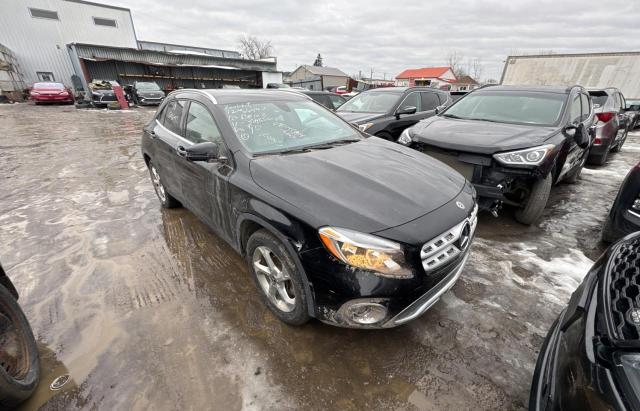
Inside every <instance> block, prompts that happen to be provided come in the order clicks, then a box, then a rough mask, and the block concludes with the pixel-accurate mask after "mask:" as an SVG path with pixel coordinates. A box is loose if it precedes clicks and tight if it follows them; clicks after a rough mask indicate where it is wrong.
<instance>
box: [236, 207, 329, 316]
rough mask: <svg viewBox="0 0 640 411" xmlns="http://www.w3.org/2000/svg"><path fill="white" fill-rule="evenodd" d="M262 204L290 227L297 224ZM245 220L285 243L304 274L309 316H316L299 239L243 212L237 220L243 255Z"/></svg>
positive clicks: (310, 285)
mask: <svg viewBox="0 0 640 411" xmlns="http://www.w3.org/2000/svg"><path fill="white" fill-rule="evenodd" d="M260 204H261V205H263V206H265V207H268V209H269V211H271V212H276V213H277V214H279V216H282V217H284V219H285V221H286V222H288V223H289V224H287V226H288V227H294V226H295V224H294V223H293V222H292V221H291V220H290V219H288V218H287V217H286V216H285V215H284V214H282V213H281V212H280V211H278V210H276V209H274V208H273V207H271V206H269V205H267V204H265V203H262V202H260ZM245 221H252V222H254V223H256V224H258V225H260V226H262V227H263V228H265V229H266V230H268V231H269V232H270V233H271V234H273V235H275V236H276V238H278V240H280V242H282V244H284V246H285V248H286V249H287V251H289V254H291V256H292V258H293V261H294V263H295V264H296V268H297V269H298V272H300V273H301V274H302V275H301V277H302V284H303V286H304V289H305V293H306V294H307V312H308V313H309V316H311V317H314V318H315V317H316V314H315V298H314V295H315V294H314V293H313V286H312V284H311V283H310V282H309V279H308V277H307V273H306V271H305V270H304V267H303V266H302V262H301V261H300V257H299V249H296V248H297V245H296V244H299V241H297V240H296V239H293V238H291V237H289V236H288V235H285V234H283V233H282V231H281V230H278V229H277V228H276V227H275V226H274V225H273V224H271V223H270V222H268V221H267V220H265V219H264V218H262V217H260V216H258V215H255V214H251V213H248V212H245V213H242V214H240V215H239V216H238V219H237V221H236V227H235V237H236V249H237V250H238V251H239V252H240V255H242V256H243V257H244V256H245V254H246V253H245V251H246V250H245V249H244V246H243V244H242V232H241V227H242V223H243V222H245ZM278 222H279V223H281V222H283V221H278ZM294 245H296V247H294Z"/></svg>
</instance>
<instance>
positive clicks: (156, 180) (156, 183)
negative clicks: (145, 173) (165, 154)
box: [148, 161, 181, 208]
mask: <svg viewBox="0 0 640 411" xmlns="http://www.w3.org/2000/svg"><path fill="white" fill-rule="evenodd" d="M148 167H149V174H150V175H151V182H152V183H153V189H154V190H155V191H156V195H157V196H158V200H160V204H162V207H164V208H176V207H180V205H181V204H180V202H179V201H178V200H176V199H175V197H173V196H172V195H171V194H169V192H168V191H167V189H166V188H165V187H164V184H163V183H162V178H160V173H158V170H157V169H156V167H155V166H154V165H153V163H152V162H151V161H149V164H148Z"/></svg>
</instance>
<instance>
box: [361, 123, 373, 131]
mask: <svg viewBox="0 0 640 411" xmlns="http://www.w3.org/2000/svg"><path fill="white" fill-rule="evenodd" d="M372 125H373V123H364V124H358V128H359V129H360V131H367V130H369V129H370V128H371V126H372Z"/></svg>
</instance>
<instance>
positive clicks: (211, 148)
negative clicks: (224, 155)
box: [177, 141, 220, 161]
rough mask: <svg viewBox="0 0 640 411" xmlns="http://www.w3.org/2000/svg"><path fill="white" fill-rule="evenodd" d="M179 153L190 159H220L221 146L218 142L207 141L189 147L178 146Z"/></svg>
mask: <svg viewBox="0 0 640 411" xmlns="http://www.w3.org/2000/svg"><path fill="white" fill-rule="evenodd" d="M177 153H178V155H179V156H180V157H184V158H185V159H187V160H188V161H212V160H218V159H219V154H220V148H219V147H218V145H217V144H216V143H211V142H208V141H207V142H205V143H199V144H194V145H192V146H191V147H187V148H185V147H183V146H178V149H177Z"/></svg>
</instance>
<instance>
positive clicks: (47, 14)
mask: <svg viewBox="0 0 640 411" xmlns="http://www.w3.org/2000/svg"><path fill="white" fill-rule="evenodd" d="M29 13H31V17H35V18H37V19H49V20H60V19H59V18H58V12H57V11H52V10H43V9H32V8H29Z"/></svg>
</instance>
